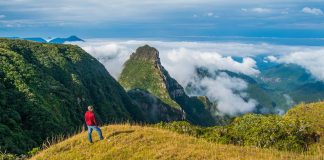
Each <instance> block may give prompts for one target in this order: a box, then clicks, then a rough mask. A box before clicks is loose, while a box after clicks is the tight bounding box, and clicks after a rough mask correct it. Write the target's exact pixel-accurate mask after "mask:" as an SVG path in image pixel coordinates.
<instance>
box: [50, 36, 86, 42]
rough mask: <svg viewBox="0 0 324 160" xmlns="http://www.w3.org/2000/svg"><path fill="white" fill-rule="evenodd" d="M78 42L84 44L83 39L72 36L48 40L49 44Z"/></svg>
mask: <svg viewBox="0 0 324 160" xmlns="http://www.w3.org/2000/svg"><path fill="white" fill-rule="evenodd" d="M78 41H81V42H84V40H83V39H81V38H79V37H77V36H74V35H72V36H70V37H68V38H54V39H52V40H50V41H49V43H65V42H78Z"/></svg>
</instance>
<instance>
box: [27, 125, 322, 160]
mask: <svg viewBox="0 0 324 160" xmlns="http://www.w3.org/2000/svg"><path fill="white" fill-rule="evenodd" d="M102 130H103V133H105V134H106V135H105V136H109V137H110V139H111V141H110V142H108V141H107V140H104V141H98V138H97V137H95V138H96V139H95V143H94V144H89V143H88V141H87V134H86V133H85V132H83V133H81V134H78V135H76V136H73V137H71V138H69V139H67V140H65V141H63V142H61V143H58V144H55V145H53V146H51V147H50V148H48V149H46V150H44V151H42V152H40V153H39V154H38V155H36V156H35V157H33V158H32V159H33V160H38V159H47V160H60V159H66V160H69V159H71V160H72V159H90V158H91V159H98V160H99V159H224V160H230V159H233V160H234V159H235V160H236V159H247V160H249V159H250V160H252V159H260V160H261V159H267V160H269V159H291V160H299V159H300V160H304V159H314V158H316V156H311V155H309V156H307V155H303V154H298V153H289V152H279V151H276V150H270V149H258V148H255V147H239V146H234V145H222V144H216V143H211V142H207V141H205V140H203V139H197V138H194V137H190V136H187V135H181V134H177V133H174V132H171V131H166V130H162V129H158V128H152V127H145V126H131V125H128V124H126V125H109V126H106V127H103V128H102Z"/></svg>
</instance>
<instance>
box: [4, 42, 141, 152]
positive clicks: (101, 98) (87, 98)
mask: <svg viewBox="0 0 324 160" xmlns="http://www.w3.org/2000/svg"><path fill="white" fill-rule="evenodd" d="M89 104H92V105H94V106H95V111H96V114H97V118H98V120H99V122H101V123H107V122H110V121H121V120H141V119H142V118H143V116H142V114H141V112H140V110H139V109H138V107H137V106H136V105H134V104H133V102H132V101H131V99H130V97H129V96H128V95H127V93H126V92H125V91H124V89H123V88H122V87H121V86H120V85H119V84H118V83H117V82H116V81H115V80H114V79H113V78H112V77H111V76H110V75H109V73H108V72H107V70H106V69H105V67H104V66H103V65H102V64H101V63H99V62H98V61H97V60H96V59H95V58H93V57H92V56H90V55H89V54H88V53H86V52H85V51H83V50H82V49H81V48H80V47H77V46H73V45H54V44H44V43H36V42H31V41H26V40H9V39H0V151H7V152H11V153H24V152H26V151H28V150H30V149H32V148H33V147H36V146H38V145H40V144H41V143H42V142H43V141H44V140H45V139H46V138H47V137H51V136H54V135H58V134H66V133H71V132H73V131H74V130H75V129H77V128H79V127H80V126H82V125H83V121H84V120H83V114H84V112H85V110H86V106H87V105H89Z"/></svg>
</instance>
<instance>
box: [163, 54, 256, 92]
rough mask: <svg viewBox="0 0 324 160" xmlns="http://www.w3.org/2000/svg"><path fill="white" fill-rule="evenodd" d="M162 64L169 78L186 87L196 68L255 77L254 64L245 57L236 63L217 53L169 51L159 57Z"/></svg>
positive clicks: (230, 58) (228, 57)
mask: <svg viewBox="0 0 324 160" xmlns="http://www.w3.org/2000/svg"><path fill="white" fill-rule="evenodd" d="M160 57H161V60H162V64H163V65H164V66H165V68H166V69H167V70H168V71H170V74H171V76H173V77H174V78H175V79H176V80H178V81H179V83H181V84H182V85H183V86H186V85H187V84H188V82H189V80H190V78H191V77H192V76H194V73H195V69H196V67H206V68H208V69H210V70H229V71H232V72H236V73H243V74H246V75H256V74H258V73H259V71H258V70H257V69H256V63H255V61H254V60H253V59H251V58H249V57H245V58H244V59H243V62H242V63H239V62H236V61H234V60H233V59H232V57H230V56H222V55H220V54H219V53H217V52H202V51H197V50H190V49H187V48H178V49H171V50H168V51H166V52H162V54H161V55H160Z"/></svg>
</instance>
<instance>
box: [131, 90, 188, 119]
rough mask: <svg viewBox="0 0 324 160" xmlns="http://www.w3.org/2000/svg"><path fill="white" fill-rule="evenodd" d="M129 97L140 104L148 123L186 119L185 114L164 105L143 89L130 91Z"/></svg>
mask: <svg viewBox="0 0 324 160" xmlns="http://www.w3.org/2000/svg"><path fill="white" fill-rule="evenodd" d="M127 93H128V95H129V96H130V97H131V98H132V99H133V100H134V103H136V104H138V106H139V108H140V109H141V111H142V113H143V115H144V117H145V118H146V119H147V122H150V123H158V122H161V121H163V122H171V121H179V120H182V119H183V118H184V113H183V112H181V111H180V110H178V109H175V108H173V107H171V106H170V105H168V104H166V103H164V102H163V101H161V100H160V99H158V98H157V97H155V96H153V95H152V94H150V93H149V92H147V91H145V90H141V89H132V90H129V91H128V92H127Z"/></svg>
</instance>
